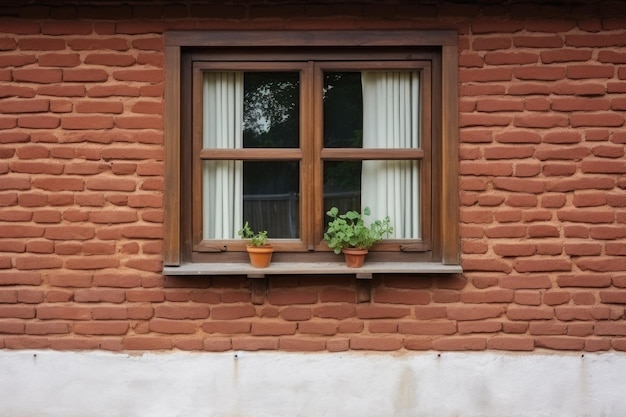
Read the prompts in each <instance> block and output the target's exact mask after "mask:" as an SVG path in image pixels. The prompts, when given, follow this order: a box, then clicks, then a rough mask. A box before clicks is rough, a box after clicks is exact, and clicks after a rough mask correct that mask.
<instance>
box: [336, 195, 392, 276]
mask: <svg viewBox="0 0 626 417" xmlns="http://www.w3.org/2000/svg"><path fill="white" fill-rule="evenodd" d="M326 214H327V215H328V216H329V217H330V218H331V219H332V220H331V221H330V222H329V223H328V229H327V230H326V232H325V233H324V241H325V242H326V243H327V244H328V247H329V248H330V249H332V250H333V251H334V252H335V253H336V254H339V253H341V252H343V253H344V256H345V259H346V265H347V266H348V267H350V268H358V267H361V266H363V261H364V260H365V255H367V253H368V250H369V248H370V247H371V246H372V245H373V244H374V243H376V242H379V241H381V240H383V236H387V235H389V233H392V232H393V227H392V226H391V220H390V219H389V216H387V217H385V218H384V219H382V220H375V221H374V222H372V223H371V224H370V226H369V227H368V226H366V225H365V221H364V220H363V216H369V215H370V209H369V207H365V208H364V209H363V213H362V214H361V213H359V212H358V211H354V210H350V211H347V212H346V213H345V214H339V210H338V209H337V207H333V208H331V209H330V210H329V211H328V212H326Z"/></svg>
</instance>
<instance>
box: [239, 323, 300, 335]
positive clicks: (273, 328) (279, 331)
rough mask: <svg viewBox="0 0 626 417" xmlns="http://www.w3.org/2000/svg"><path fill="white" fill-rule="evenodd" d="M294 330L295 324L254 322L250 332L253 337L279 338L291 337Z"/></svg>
mask: <svg viewBox="0 0 626 417" xmlns="http://www.w3.org/2000/svg"><path fill="white" fill-rule="evenodd" d="M296 329H297V323H272V322H254V323H252V328H251V331H250V332H251V334H253V335H255V336H281V335H293V334H295V333H296Z"/></svg>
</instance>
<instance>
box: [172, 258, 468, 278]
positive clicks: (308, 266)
mask: <svg viewBox="0 0 626 417" xmlns="http://www.w3.org/2000/svg"><path fill="white" fill-rule="evenodd" d="M462 272H463V269H462V268H461V266H460V265H444V264H440V263H432V262H367V261H366V263H365V265H363V266H362V267H361V268H348V267H347V266H346V265H345V264H344V263H343V262H315V263H307V262H273V263H272V264H270V266H269V267H267V268H262V269H260V268H254V267H252V266H250V265H249V264H247V263H188V264H183V265H180V266H166V267H164V268H163V274H165V275H187V276H188V275H197V276H200V275H246V276H247V277H248V278H265V276H266V275H291V274H293V275H302V274H309V275H328V274H329V275H335V274H354V275H356V278H360V279H371V278H372V277H373V275H374V274H384V273H387V274H459V273H462Z"/></svg>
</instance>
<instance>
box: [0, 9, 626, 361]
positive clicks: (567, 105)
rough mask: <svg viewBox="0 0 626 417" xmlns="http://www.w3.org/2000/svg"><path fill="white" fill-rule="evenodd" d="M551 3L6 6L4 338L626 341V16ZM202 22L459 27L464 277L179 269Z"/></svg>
mask: <svg viewBox="0 0 626 417" xmlns="http://www.w3.org/2000/svg"><path fill="white" fill-rule="evenodd" d="M15 3H17V2H15ZM51 3H52V4H54V6H51V5H50V4H51ZM492 3H493V2H492ZM542 3H543V2H538V3H537V4H533V2H532V1H529V2H526V3H523V4H513V5H510V6H509V5H507V3H506V2H500V3H498V4H490V2H485V3H484V4H482V5H481V4H479V3H478V2H473V3H471V4H455V3H453V2H428V3H426V2H425V4H422V5H414V4H413V5H411V4H409V2H406V3H405V2H389V4H386V2H377V1H371V2H367V3H366V2H363V3H355V2H347V3H337V2H324V1H320V2H319V3H314V2H298V1H292V2H280V5H271V4H270V3H267V2H259V3H258V4H255V3H253V2H235V3H233V4H232V5H228V6H224V5H221V4H220V3H206V4H204V5H198V4H195V3H194V4H191V5H187V4H186V3H181V2H178V3H176V4H169V3H168V2H165V1H164V2H159V3H158V5H155V6H152V5H150V6H147V5H146V4H145V2H137V3H136V4H135V3H133V2H120V4H121V5H116V6H115V7H113V6H107V7H98V8H96V7H94V6H89V4H88V3H85V2H81V6H80V7H77V6H74V5H72V4H71V3H69V2H68V3H67V4H63V3H62V2H48V3H44V2H41V4H39V5H30V6H25V7H20V6H10V5H8V6H0V268H1V269H0V348H5V349H21V348H52V349H103V350H111V351H119V350H132V349H148V350H150V349H183V350H208V351H222V350H229V349H238V350H258V349H271V350H295V351H331V352H334V351H345V350H390V351H397V350H426V349H435V350H444V351H445V350H486V349H493V350H508V351H517V350H520V351H532V350H538V349H551V350H575V351H604V350H626V337H625V336H626V321H625V320H624V308H625V306H626V209H625V208H624V207H626V193H625V191H624V188H626V176H624V174H625V173H626V160H625V159H624V143H626V128H625V127H624V123H625V117H624V115H625V113H624V110H626V95H624V93H625V92H626V10H625V8H624V4H623V3H622V2H618V1H598V2H574V5H571V4H569V3H570V2H564V3H563V5H559V4H558V2H557V3H550V5H542ZM270 6H271V7H270ZM187 16H193V18H188V17H187ZM162 17H166V19H162ZM193 28H202V29H212V28H218V29H250V28H253V29H264V28H267V29H284V28H287V29H289V28H308V29H315V28H320V29H342V28H346V29H348V28H382V29H385V28H457V29H458V30H459V44H460V56H459V64H460V69H459V81H460V86H459V91H460V98H459V103H460V138H461V143H460V157H461V163H460V185H461V186H460V195H461V207H460V210H461V222H462V224H461V238H462V241H461V244H462V252H463V267H464V270H465V271H466V272H465V274H464V275H463V276H459V277H439V276H383V277H377V278H375V279H374V280H373V282H372V288H371V301H370V302H366V303H359V302H357V298H358V297H357V293H358V291H360V289H359V288H357V286H356V284H355V280H354V279H353V278H351V277H343V276H316V277H298V276H294V277H281V278H271V279H270V280H269V284H268V288H269V290H268V294H267V297H266V298H265V299H264V301H263V302H262V303H253V302H252V301H253V297H252V296H251V293H250V290H249V287H248V282H247V280H246V279H245V278H233V277H223V278H222V277H217V278H203V277H197V278H193V279H191V278H189V279H181V278H165V277H163V276H162V275H161V273H160V270H161V255H160V253H161V238H162V234H163V232H162V227H161V224H162V221H163V211H162V207H163V198H164V196H163V177H162V174H163V140H164V138H163V130H162V127H163V123H162V118H161V116H162V113H163V77H164V74H163V41H162V32H163V31H164V30H166V29H179V30H180V29H193ZM255 301H256V299H255Z"/></svg>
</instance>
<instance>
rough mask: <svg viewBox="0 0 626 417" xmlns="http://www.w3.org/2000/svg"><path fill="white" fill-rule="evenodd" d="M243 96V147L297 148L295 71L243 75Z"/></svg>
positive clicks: (297, 114) (297, 87)
mask: <svg viewBox="0 0 626 417" xmlns="http://www.w3.org/2000/svg"><path fill="white" fill-rule="evenodd" d="M243 94H244V100H243V146H244V148H297V147H299V144H300V141H299V132H300V126H299V111H300V110H299V103H300V75H299V74H298V73H297V72H246V73H245V74H244V93H243Z"/></svg>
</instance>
